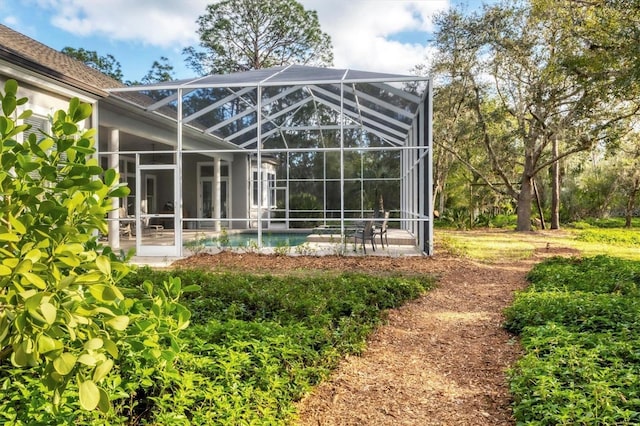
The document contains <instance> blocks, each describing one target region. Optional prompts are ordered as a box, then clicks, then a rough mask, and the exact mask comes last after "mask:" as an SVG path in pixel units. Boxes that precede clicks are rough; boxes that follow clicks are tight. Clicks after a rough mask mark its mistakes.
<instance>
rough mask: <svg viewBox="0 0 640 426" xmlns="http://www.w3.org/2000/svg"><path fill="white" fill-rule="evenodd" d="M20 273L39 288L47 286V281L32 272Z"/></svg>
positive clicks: (42, 288)
mask: <svg viewBox="0 0 640 426" xmlns="http://www.w3.org/2000/svg"><path fill="white" fill-rule="evenodd" d="M20 275H22V276H23V277H24V278H25V279H26V280H27V281H29V282H30V283H31V284H33V285H34V286H36V287H37V288H39V289H40V290H44V289H45V288H47V283H46V282H44V280H43V279H42V278H40V277H39V276H38V275H36V274H34V273H33V272H22V273H21V274H20Z"/></svg>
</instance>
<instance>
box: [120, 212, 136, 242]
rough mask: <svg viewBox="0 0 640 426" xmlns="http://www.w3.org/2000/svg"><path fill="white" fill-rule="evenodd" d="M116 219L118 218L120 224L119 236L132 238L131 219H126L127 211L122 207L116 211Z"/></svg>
mask: <svg viewBox="0 0 640 426" xmlns="http://www.w3.org/2000/svg"><path fill="white" fill-rule="evenodd" d="M118 218H119V222H120V236H121V237H124V236H125V235H126V236H127V237H128V238H129V239H131V237H132V236H133V229H132V226H131V225H132V223H133V222H132V221H131V219H128V218H127V211H126V210H125V209H124V207H120V208H119V209H118Z"/></svg>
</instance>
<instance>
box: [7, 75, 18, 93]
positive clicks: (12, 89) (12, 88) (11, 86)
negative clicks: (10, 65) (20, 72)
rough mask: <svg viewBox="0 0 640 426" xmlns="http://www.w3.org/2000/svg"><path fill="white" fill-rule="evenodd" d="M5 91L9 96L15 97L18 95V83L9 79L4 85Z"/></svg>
mask: <svg viewBox="0 0 640 426" xmlns="http://www.w3.org/2000/svg"><path fill="white" fill-rule="evenodd" d="M4 91H5V93H6V94H7V95H13V96H15V95H16V94H17V93H18V82H17V81H16V80H14V79H9V80H7V81H6V82H5V83H4Z"/></svg>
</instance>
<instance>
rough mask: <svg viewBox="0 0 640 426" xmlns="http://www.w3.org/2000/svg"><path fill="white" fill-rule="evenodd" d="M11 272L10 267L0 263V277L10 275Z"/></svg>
mask: <svg viewBox="0 0 640 426" xmlns="http://www.w3.org/2000/svg"><path fill="white" fill-rule="evenodd" d="M12 272H13V270H12V269H11V268H8V267H6V266H4V265H0V277H6V276H9V275H11V273H12Z"/></svg>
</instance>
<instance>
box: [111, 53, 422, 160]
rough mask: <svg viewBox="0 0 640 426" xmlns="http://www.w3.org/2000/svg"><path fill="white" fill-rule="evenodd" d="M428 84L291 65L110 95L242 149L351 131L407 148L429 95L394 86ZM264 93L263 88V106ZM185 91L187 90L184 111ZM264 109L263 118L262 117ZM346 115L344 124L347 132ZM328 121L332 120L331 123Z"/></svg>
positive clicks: (406, 78) (414, 79)
mask: <svg viewBox="0 0 640 426" xmlns="http://www.w3.org/2000/svg"><path fill="white" fill-rule="evenodd" d="M427 80H428V78H427V77H419V76H409V75H401V74H386V73H377V72H369V71H359V70H351V69H336V68H322V67H311V66H302V65H288V66H280V67H273V68H267V69H258V70H252V71H245V72H239V73H231V74H222V75H209V76H204V77H197V78H191V79H183V80H175V81H169V82H163V83H158V84H152V85H145V86H137V87H136V86H130V87H124V88H117V89H110V90H109V91H110V92H112V93H122V94H124V93H128V92H138V93H144V94H146V95H148V98H147V99H151V98H153V99H155V100H156V101H155V102H153V103H147V104H144V103H140V104H139V106H140V108H143V109H145V110H146V111H149V112H159V109H160V108H164V109H165V110H166V108H172V109H173V111H174V114H172V115H173V116H174V117H177V111H178V110H182V111H183V117H182V122H183V124H191V125H194V126H195V127H198V128H204V130H203V131H204V132H205V133H210V134H212V135H216V136H218V137H221V138H224V139H225V140H227V141H229V142H232V143H233V144H235V145H236V146H238V147H240V148H254V147H255V146H256V144H257V141H258V139H260V140H262V141H263V142H264V141H265V140H266V139H268V138H269V137H273V138H275V139H286V138H285V133H286V132H292V131H306V132H310V131H314V130H319V131H322V130H338V129H340V128H342V129H343V128H344V127H345V126H346V127H349V128H352V129H362V130H365V131H366V132H368V133H369V134H373V135H375V136H376V137H378V138H380V139H381V140H382V141H383V142H384V143H387V144H391V145H395V146H402V145H404V144H405V142H406V139H407V137H408V135H409V133H410V131H411V128H412V125H413V120H414V119H415V117H416V115H417V113H418V111H419V108H420V105H421V104H422V102H423V101H424V99H425V96H426V90H425V91H424V92H423V93H422V94H421V95H418V94H415V93H411V92H409V91H406V90H403V89H402V88H400V87H399V84H395V83H409V82H417V81H427ZM258 88H261V89H262V91H261V92H260V93H261V98H260V100H259V101H258V95H257V93H258V92H257V89H258ZM178 90H181V91H182V96H181V97H180V102H181V105H178V103H179V99H178V98H179V95H178ZM258 109H261V111H262V114H261V115H260V117H258V114H257V111H258ZM309 110H313V111H314V112H312V113H309V112H308V111H309ZM327 111H332V112H329V113H327ZM296 114H298V118H300V116H304V115H305V114H306V119H307V122H306V124H305V125H301V123H300V120H298V121H296V120H295V116H296ZM339 116H343V117H344V121H343V125H342V127H341V126H340V124H339V119H338V118H337V117H339ZM328 117H331V118H332V119H333V121H332V122H331V123H329V122H328V121H327V118H328ZM294 122H295V124H292V123H294ZM259 123H260V124H259ZM258 127H260V128H259V129H258Z"/></svg>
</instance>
